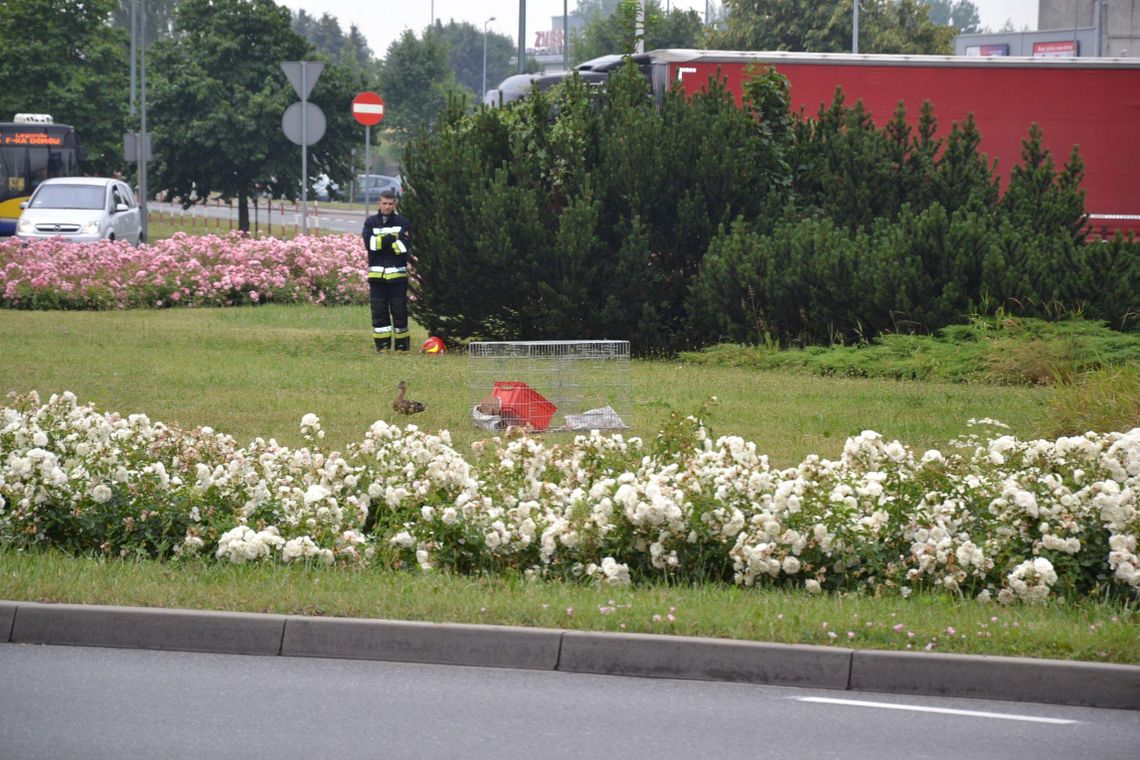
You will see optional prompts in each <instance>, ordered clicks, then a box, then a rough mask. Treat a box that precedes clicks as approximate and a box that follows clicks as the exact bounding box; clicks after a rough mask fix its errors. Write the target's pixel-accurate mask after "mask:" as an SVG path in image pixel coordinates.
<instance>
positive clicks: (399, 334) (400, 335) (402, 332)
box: [392, 327, 411, 340]
mask: <svg viewBox="0 0 1140 760" xmlns="http://www.w3.org/2000/svg"><path fill="white" fill-rule="evenodd" d="M392 335H393V336H394V337H395V338H396V340H399V339H400V338H406V337H408V336H409V335H411V333H409V332H408V328H406V327H405V328H404V329H403V330H396V331H394V332H393V333H392Z"/></svg>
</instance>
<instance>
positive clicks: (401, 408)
mask: <svg viewBox="0 0 1140 760" xmlns="http://www.w3.org/2000/svg"><path fill="white" fill-rule="evenodd" d="M396 387H397V388H398V389H399V391H400V392H399V393H397V394H396V399H395V400H394V401H393V402H392V408H393V409H395V410H396V411H397V412H399V413H400V414H416V413H417V412H422V411H423V410H424V409H425V407H424V405H423V404H421V403H420V402H419V401H412V400H410V399H406V398H404V392H405V391H407V390H408V383H407V382H406V381H404V380H401V381H400V384H399V385H397V386H396Z"/></svg>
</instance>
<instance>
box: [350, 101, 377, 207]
mask: <svg viewBox="0 0 1140 760" xmlns="http://www.w3.org/2000/svg"><path fill="white" fill-rule="evenodd" d="M352 116H353V118H355V119H356V120H357V121H358V122H360V123H361V124H363V125H364V215H365V216H368V211H369V208H368V206H369V204H370V201H371V198H370V193H371V190H372V186H371V185H370V184H369V183H368V167H369V166H370V165H371V163H372V126H373V125H374V124H379V123H380V122H381V121H383V119H384V99H383V98H382V97H380V96H379V95H377V94H376V93H374V92H370V91H367V90H366V91H364V92H362V93H360V94H359V95H357V96H356V97H355V98H353V99H352ZM349 192H350V193H351V192H352V191H351V190H349Z"/></svg>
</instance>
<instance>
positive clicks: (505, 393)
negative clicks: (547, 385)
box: [491, 382, 558, 430]
mask: <svg viewBox="0 0 1140 760" xmlns="http://www.w3.org/2000/svg"><path fill="white" fill-rule="evenodd" d="M491 395H493V396H494V397H495V398H497V399H499V408H500V409H501V410H502V415H503V417H504V418H509V417H516V418H518V419H519V420H520V421H521V422H525V423H526V424H528V425H530V426H531V427H533V428H534V429H535V430H546V428H547V427H548V426H549V425H550V418H551V417H553V416H554V413H555V412H556V411H558V407H556V406H555V405H554V404H552V403H550V402H549V401H548V400H546V399H545V398H543V397H542V395H541V394H539V393H538V391H536V390H535V389H534V388H531V387H530V386H529V385H527V384H526V383H515V382H496V383H495V389H494V390H493V391H492V392H491Z"/></svg>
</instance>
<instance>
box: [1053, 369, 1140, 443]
mask: <svg viewBox="0 0 1140 760" xmlns="http://www.w3.org/2000/svg"><path fill="white" fill-rule="evenodd" d="M1048 415H1049V423H1048V425H1049V429H1050V430H1051V431H1052V432H1053V433H1054V434H1055V435H1081V434H1083V433H1085V432H1088V431H1093V432H1104V431H1107V430H1128V429H1129V428H1132V427H1137V426H1140V365H1136V364H1131V365H1128V366H1124V367H1103V368H1101V369H1096V370H1092V371H1089V372H1085V373H1082V374H1080V375H1078V376H1076V377H1073V378H1071V379H1069V380H1067V381H1065V382H1062V383H1058V385H1057V387H1056V390H1055V392H1054V394H1053V396H1052V398H1051V399H1050V400H1049V404H1048Z"/></svg>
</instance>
